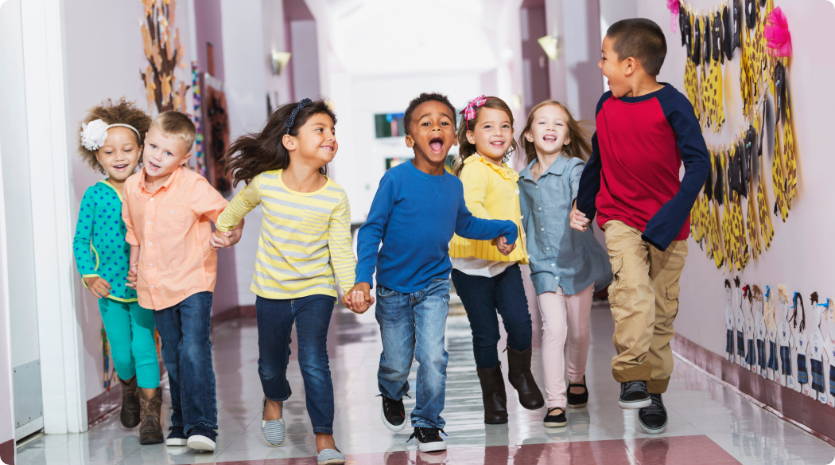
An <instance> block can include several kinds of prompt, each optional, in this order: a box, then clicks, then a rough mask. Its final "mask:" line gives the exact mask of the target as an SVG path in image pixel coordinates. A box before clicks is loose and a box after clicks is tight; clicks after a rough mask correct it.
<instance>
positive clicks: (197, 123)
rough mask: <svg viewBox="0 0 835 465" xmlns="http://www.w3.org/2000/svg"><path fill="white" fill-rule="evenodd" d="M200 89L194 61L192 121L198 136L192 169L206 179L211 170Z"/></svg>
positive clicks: (192, 65) (192, 74) (192, 67)
mask: <svg viewBox="0 0 835 465" xmlns="http://www.w3.org/2000/svg"><path fill="white" fill-rule="evenodd" d="M200 87H201V86H200V69H199V68H198V66H197V62H196V61H193V62H191V89H192V94H191V104H192V106H191V119H192V121H194V127H195V128H196V129H197V134H196V136H195V138H194V156H193V157H191V158H192V168H193V169H194V170H195V171H197V172H198V173H200V174H201V175H203V176H204V177H206V176H208V174H209V168H208V165H207V163H206V152H205V151H204V145H203V129H204V128H203V94H202V93H201V91H200Z"/></svg>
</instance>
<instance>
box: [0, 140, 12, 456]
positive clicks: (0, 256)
mask: <svg viewBox="0 0 835 465" xmlns="http://www.w3.org/2000/svg"><path fill="white" fill-rule="evenodd" d="M0 160H2V141H0ZM2 172H3V169H2V162H1V161H0V444H3V443H5V442H7V441H10V440H13V439H14V438H15V428H14V397H13V395H12V346H11V331H10V329H11V328H10V326H9V323H10V321H11V320H10V319H9V316H10V315H9V311H10V309H11V308H10V306H9V280H8V274H7V272H6V270H7V269H8V268H7V266H8V261H7V259H6V257H8V247H7V243H6V236H7V234H6V227H7V226H8V223H7V222H6V206H5V202H4V199H5V196H4V194H3V189H2V187H3V185H4V184H5V183H4V182H3V176H2ZM4 458H5V457H4Z"/></svg>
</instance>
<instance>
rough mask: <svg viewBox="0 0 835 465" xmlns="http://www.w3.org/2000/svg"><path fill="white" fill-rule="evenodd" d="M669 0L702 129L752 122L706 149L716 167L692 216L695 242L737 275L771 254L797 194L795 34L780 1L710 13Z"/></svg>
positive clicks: (727, 5) (740, 1) (744, 3)
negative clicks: (734, 104) (735, 98)
mask: <svg viewBox="0 0 835 465" xmlns="http://www.w3.org/2000/svg"><path fill="white" fill-rule="evenodd" d="M667 4H668V8H669V9H670V12H671V13H672V15H673V18H674V19H677V21H676V23H675V25H676V26H677V28H678V29H679V33H680V36H681V45H682V47H684V49H685V52H686V54H687V60H686V64H685V71H684V88H685V93H686V95H687V97H688V99H689V100H690V102H691V103H692V104H693V109H694V111H695V113H696V116H697V118H698V119H699V122H700V124H701V126H702V130H703V131H704V132H705V134H706V135H707V134H711V133H712V134H714V135H715V137H721V135H720V133H722V134H727V133H729V132H732V130H730V129H729V128H726V122H727V121H728V117H729V116H730V115H731V114H737V113H739V112H741V114H742V118H743V120H744V122H745V124H744V125H743V128H742V129H740V130H738V131H736V133H735V134H733V135H732V136H731V138H730V140H728V141H726V142H723V143H721V144H709V145H708V149H709V151H710V159H711V160H710V165H711V169H710V172H709V175H708V180H707V182H706V183H705V186H704V189H703V190H702V192H701V193H700V194H699V197H698V198H697V200H696V202H695V204H694V206H693V210H692V212H691V229H692V235H693V239H694V240H695V241H696V242H697V243H698V244H699V246H700V247H701V248H702V249H703V250H704V251H705V253H706V254H707V256H708V257H709V258H711V259H712V260H713V262H714V264H715V265H716V267H717V268H720V269H721V268H723V267H724V268H726V269H727V270H729V271H739V270H742V269H744V268H745V267H746V266H747V265H748V263H749V262H750V260H751V259H757V258H758V257H759V256H760V255H761V254H762V253H763V252H765V251H766V250H768V248H769V247H770V245H771V242H772V240H773V237H774V225H773V222H772V217H771V215H772V214H773V215H774V216H776V217H778V218H780V219H781V220H782V221H783V222H785V221H786V219H787V218H788V215H789V210H790V209H791V205H792V202H793V200H794V199H795V198H796V197H797V183H798V172H797V153H796V151H795V140H794V127H793V119H792V112H791V100H790V96H789V86H788V83H787V78H788V71H789V69H790V60H791V55H792V48H791V34H790V32H789V29H788V23H787V21H786V17H785V15H784V14H783V12H782V10H781V9H780V8H779V7H778V8H775V7H774V3H773V0H727V1H725V2H723V3H721V4H720V5H718V6H717V7H715V8H713V9H712V10H711V11H707V12H704V11H702V12H699V11H697V10H696V9H694V8H693V7H691V6H690V5H689V4H687V3H686V2H681V1H679V0H668V2H667ZM737 58H738V59H737ZM737 74H738V76H739V77H738V85H739V94H740V97H741V108H729V107H728V105H727V104H728V102H729V100H732V99H729V98H728V97H729V96H728V95H726V93H727V91H728V89H731V88H732V86H734V85H735V84H736V81H735V79H736V75H737ZM731 90H735V89H731ZM769 177H770V181H771V182H770V183H769V182H768V181H769ZM769 185H770V186H771V188H770V189H769V187H768V186H769ZM772 198H773V202H772V200H771V199H772Z"/></svg>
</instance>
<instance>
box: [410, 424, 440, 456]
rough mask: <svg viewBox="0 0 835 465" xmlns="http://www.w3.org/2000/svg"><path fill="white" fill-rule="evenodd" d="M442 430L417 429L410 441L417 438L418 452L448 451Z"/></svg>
mask: <svg viewBox="0 0 835 465" xmlns="http://www.w3.org/2000/svg"><path fill="white" fill-rule="evenodd" d="M441 431H442V430H441V429H440V428H420V427H417V428H415V432H414V433H412V435H411V436H409V440H411V439H412V438H417V440H418V450H419V451H421V452H438V451H441V450H446V441H444V438H442V437H441Z"/></svg>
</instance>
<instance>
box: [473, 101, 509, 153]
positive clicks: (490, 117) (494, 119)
mask: <svg viewBox="0 0 835 465" xmlns="http://www.w3.org/2000/svg"><path fill="white" fill-rule="evenodd" d="M471 125H472V127H473V129H471V130H468V131H467V141H468V142H469V143H471V144H473V145H475V149H476V151H477V152H478V153H479V154H481V155H482V156H484V157H486V158H489V159H490V160H491V161H493V162H495V163H501V162H502V160H503V159H504V156H505V154H507V150H508V148H509V147H510V145H511V143H512V142H513V122H512V121H511V118H510V115H508V114H507V112H505V111H504V110H498V109H495V108H488V107H482V108H480V109H479V111H478V118H476V121H475V124H472V122H471Z"/></svg>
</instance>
